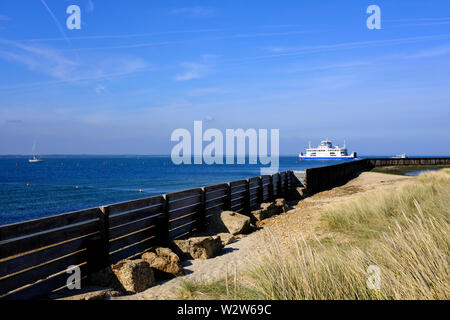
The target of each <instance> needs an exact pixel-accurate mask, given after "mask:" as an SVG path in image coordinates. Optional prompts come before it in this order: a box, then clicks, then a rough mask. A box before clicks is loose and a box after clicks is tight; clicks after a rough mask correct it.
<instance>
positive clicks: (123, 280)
mask: <svg viewBox="0 0 450 320" xmlns="http://www.w3.org/2000/svg"><path fill="white" fill-rule="evenodd" d="M111 270H112V272H113V273H114V275H115V276H116V277H117V280H118V281H119V283H120V285H121V286H122V288H123V291H126V292H129V293H138V292H142V291H144V290H146V289H148V288H150V287H151V286H153V285H154V284H155V276H154V274H153V269H152V268H151V267H150V265H149V264H148V262H147V261H144V260H142V259H136V260H121V261H119V262H117V263H116V264H114V265H113V266H112V267H111Z"/></svg>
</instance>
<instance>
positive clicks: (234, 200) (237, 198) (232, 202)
mask: <svg viewBox="0 0 450 320" xmlns="http://www.w3.org/2000/svg"><path fill="white" fill-rule="evenodd" d="M244 199H245V193H243V194H242V195H241V196H240V197H236V198H232V199H231V204H232V205H233V204H234V203H236V201H239V203H241V202H243V201H244Z"/></svg>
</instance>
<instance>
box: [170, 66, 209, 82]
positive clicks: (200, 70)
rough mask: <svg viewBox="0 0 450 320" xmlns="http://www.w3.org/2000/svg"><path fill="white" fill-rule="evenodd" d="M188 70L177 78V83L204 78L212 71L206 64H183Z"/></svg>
mask: <svg viewBox="0 0 450 320" xmlns="http://www.w3.org/2000/svg"><path fill="white" fill-rule="evenodd" d="M181 65H182V67H183V68H185V69H186V70H185V71H184V72H182V73H179V74H177V75H176V76H175V78H174V79H175V80H176V81H187V80H193V79H198V78H201V77H203V76H204V75H205V74H207V73H208V72H209V71H210V67H209V66H208V65H207V64H204V63H196V62H184V63H182V64H181Z"/></svg>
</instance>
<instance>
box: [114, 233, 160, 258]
mask: <svg viewBox="0 0 450 320" xmlns="http://www.w3.org/2000/svg"><path fill="white" fill-rule="evenodd" d="M155 245H156V238H155V237H151V238H148V239H145V240H143V241H141V242H138V243H135V244H133V245H131V246H129V247H125V248H123V249H121V250H119V251H116V252H112V253H111V254H110V256H109V260H110V262H111V264H114V263H116V262H118V261H120V260H123V259H126V258H129V257H132V256H135V255H136V254H139V253H144V252H145V251H148V250H149V249H151V248H152V247H154V246H155Z"/></svg>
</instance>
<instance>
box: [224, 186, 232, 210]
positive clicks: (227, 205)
mask: <svg viewBox="0 0 450 320" xmlns="http://www.w3.org/2000/svg"><path fill="white" fill-rule="evenodd" d="M225 210H230V211H231V184H230V183H229V182H227V196H226V197H225Z"/></svg>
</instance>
